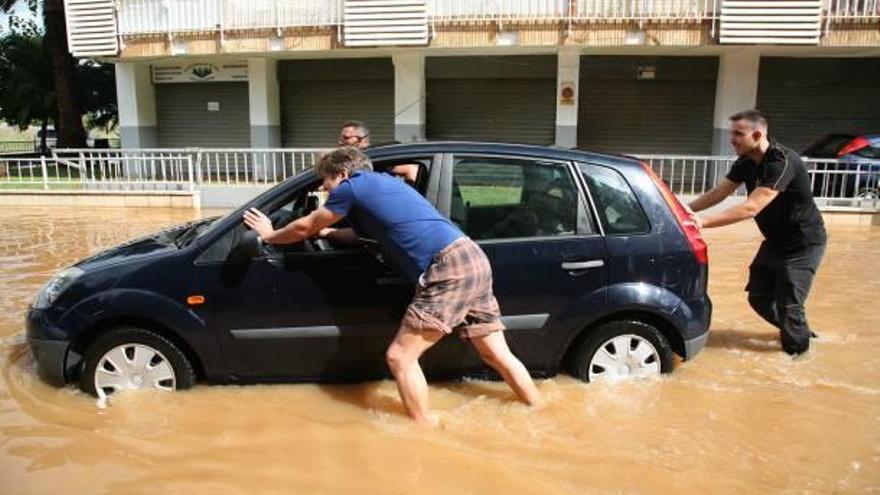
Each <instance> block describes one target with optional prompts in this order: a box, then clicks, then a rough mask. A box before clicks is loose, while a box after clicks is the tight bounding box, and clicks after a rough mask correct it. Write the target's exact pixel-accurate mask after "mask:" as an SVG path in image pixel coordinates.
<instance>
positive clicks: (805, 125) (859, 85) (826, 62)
mask: <svg viewBox="0 0 880 495" xmlns="http://www.w3.org/2000/svg"><path fill="white" fill-rule="evenodd" d="M878 81H880V58H822V59H817V58H774V57H766V58H764V57H762V58H761V68H760V73H759V76H758V109H759V110H761V112H763V113H764V114H765V115H766V116H767V120H768V123H769V126H770V137H771V138H772V139H777V140H779V141H780V142H781V143H782V144H784V145H786V146H788V147H789V148H792V149H794V150H796V151H798V152H800V151H804V150H805V149H806V148H807V147H808V146H809V145H810V144H812V143H813V142H815V141H818V140H819V139H821V138H822V137H823V136H825V135H826V134H831V133H855V134H858V133H866V132H878V131H880V98H877V87H878Z"/></svg>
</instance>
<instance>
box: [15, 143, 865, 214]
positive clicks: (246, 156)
mask: <svg viewBox="0 0 880 495" xmlns="http://www.w3.org/2000/svg"><path fill="white" fill-rule="evenodd" d="M325 151H327V150H326V149H320V148H297V149H292V148H270V149H229V148H187V149H116V150H112V149H111V150H94V149H83V150H56V151H55V154H54V156H52V157H49V158H0V187H2V188H7V189H8V188H30V189H84V188H85V189H105V190H140V189H158V190H163V189H164V190H194V189H198V188H199V187H201V186H204V185H207V186H232V187H234V186H255V185H256V186H268V185H272V184H276V183H278V182H280V181H283V180H284V179H287V178H288V177H291V176H294V175H296V174H298V173H300V172H302V171H304V170H306V169H309V168H311V167H312V166H314V164H315V162H316V160H317V158H318V157H319V156H320V154H321V153H323V152H325ZM637 158H639V159H640V160H642V161H643V162H644V163H646V164H648V165H649V166H651V168H653V169H654V171H655V172H656V173H657V174H658V175H659V176H660V177H661V178H662V179H663V180H664V181H666V183H667V184H669V186H670V188H671V189H672V191H673V192H674V193H675V194H677V195H680V196H692V195H699V194H702V193H704V192H706V191H708V190H709V189H711V188H712V187H714V185H715V184H717V183H718V181H720V180H721V179H722V178H724V177H725V176H726V175H727V173H728V172H729V171H730V167H731V165H732V164H733V161H734V157H729V156H699V155H638V156H637ZM804 163H805V165H806V167H807V169H808V173H809V175H810V182H811V186H812V190H813V194H814V196H815V197H816V198H817V199H819V200H820V202H823V203H824V204H834V205H838V206H858V207H862V208H865V207H868V208H875V209H877V208H878V207H880V203H878V201H880V200H878V198H880V160H865V161H858V162H856V161H851V160H819V159H810V158H806V159H804ZM737 194H740V195H742V194H744V189H743V188H740V191H738V192H737Z"/></svg>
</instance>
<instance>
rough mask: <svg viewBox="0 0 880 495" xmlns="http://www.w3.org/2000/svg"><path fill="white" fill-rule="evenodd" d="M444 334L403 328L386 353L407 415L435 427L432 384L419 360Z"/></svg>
mask: <svg viewBox="0 0 880 495" xmlns="http://www.w3.org/2000/svg"><path fill="white" fill-rule="evenodd" d="M443 335H444V334H443V333H442V332H440V331H436V332H420V331H416V330H413V329H410V328H408V327H404V326H401V327H400V330H398V331H397V336H396V337H394V341H393V342H391V345H390V346H388V351H387V352H386V353H385V359H386V361H387V362H388V368H390V369H391V374H392V375H394V380H395V381H396V382H397V391H398V392H400V399H401V400H402V401H403V405H404V407H405V408H406V412H407V414H409V416H410V417H411V418H412V419H414V420H415V421H416V422H418V423H422V424H432V419H431V418H430V417H429V416H428V382H427V380H425V374H424V373H423V372H422V367H421V366H420V365H419V358H420V357H421V356H422V354H423V353H424V352H425V351H427V350H428V349H429V348H430V347H431V346H432V345H434V344H436V343H437V342H438V341H439V340H440V339H442V338H443Z"/></svg>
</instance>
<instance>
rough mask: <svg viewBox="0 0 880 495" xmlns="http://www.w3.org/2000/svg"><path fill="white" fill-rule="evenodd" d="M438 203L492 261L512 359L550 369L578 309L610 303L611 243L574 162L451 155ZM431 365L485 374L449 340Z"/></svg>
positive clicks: (574, 328)
mask: <svg viewBox="0 0 880 495" xmlns="http://www.w3.org/2000/svg"><path fill="white" fill-rule="evenodd" d="M439 204H440V207H441V210H443V211H445V212H447V213H448V214H449V216H450V218H451V219H452V220H453V221H454V222H456V223H457V224H458V225H459V226H460V227H461V228H462V230H463V231H464V232H465V233H466V234H467V235H468V236H470V237H471V238H472V239H474V240H475V241H477V243H478V244H479V245H480V247H481V248H482V249H483V251H484V252H485V253H486V255H487V256H488V258H489V260H490V262H491V264H492V270H493V274H494V290H495V295H496V297H497V298H498V302H499V305H500V307H501V313H502V317H503V319H504V322H505V325H506V326H507V328H508V330H507V333H506V336H507V340H508V342H509V344H510V346H511V348H512V349H513V351H514V353H515V354H516V355H517V356H518V357H519V358H520V359H521V360H522V361H523V363H524V364H525V365H526V366H527V367H528V368H529V369H531V370H534V371H548V372H552V371H554V369H555V366H556V365H557V364H558V361H559V357H560V355H561V353H562V352H563V349H564V346H565V345H566V344H567V342H568V340H569V337H570V336H571V334H572V332H574V331H577V330H579V329H578V328H577V322H578V318H577V317H576V316H575V312H576V311H581V310H583V309H584V307H589V306H590V305H596V306H597V307H598V306H601V305H603V304H604V301H605V285H606V283H607V269H606V264H607V258H608V254H607V251H606V247H605V243H604V240H603V238H602V236H600V235H599V234H598V233H597V232H596V229H594V227H593V223H594V222H593V220H592V219H591V217H590V215H589V213H588V212H589V211H590V210H589V207H588V201H587V197H586V196H585V194H584V190H583V187H582V185H581V183H580V181H579V180H578V178H577V176H576V175H575V173H574V169H573V167H572V165H571V164H570V163H567V162H563V161H553V160H544V159H539V158H523V157H507V156H493V155H485V154H482V155H481V154H457V155H454V156H447V158H446V160H445V166H444V173H443V174H442V175H441V178H440V194H439ZM447 340H449V342H441V345H442V346H443V347H441V350H440V351H439V352H435V353H434V355H433V357H432V356H431V353H428V355H426V357H425V361H426V367H427V366H430V367H436V368H439V369H440V370H442V371H441V372H443V373H444V374H445V373H452V372H456V371H458V370H459V369H460V370H461V371H463V372H473V371H477V370H481V369H483V365H482V363H481V362H480V360H479V359H478V357H477V356H476V354H475V353H474V352H473V351H472V350H470V349H469V348H468V346H466V345H463V344H462V343H460V342H455V341H454V340H453V339H447Z"/></svg>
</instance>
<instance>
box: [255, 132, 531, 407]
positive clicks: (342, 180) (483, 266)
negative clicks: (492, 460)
mask: <svg viewBox="0 0 880 495" xmlns="http://www.w3.org/2000/svg"><path fill="white" fill-rule="evenodd" d="M315 168H316V171H317V172H318V175H319V176H320V177H321V178H322V179H323V187H324V189H325V190H326V191H328V192H329V193H330V195H329V197H328V198H327V202H326V203H325V204H324V205H323V206H322V207H320V208H318V209H317V210H315V211H313V212H312V213H310V214H309V215H308V216H306V217H303V218H301V219H299V220H296V221H294V222H292V223H290V224H288V225H287V226H285V227H283V228H281V229H279V230H277V231H276V230H274V229H273V228H272V224H271V221H270V220H269V218H268V217H266V216H265V215H264V214H263V213H261V212H260V211H259V210H256V209H253V208H252V209H251V210H250V211H248V212H246V213H245V214H244V221H245V223H246V224H247V225H248V226H249V227H250V228H252V229H253V230H254V231H256V232H257V234H258V235H259V236H260V237H261V238H262V239H263V241H264V242H268V243H271V244H286V243H296V242H301V241H303V240H305V239H308V238H309V237H312V236H314V235H315V234H318V233H319V232H321V231H322V229H325V228H326V227H328V226H330V225H333V224H335V223H336V222H338V221H340V220H342V219H343V218H348V219H349V220H350V221H351V223H352V225H354V227H355V229H356V230H352V229H340V230H339V231H336V232H334V234H332V235H333V236H335V237H336V238H337V239H343V238H344V239H348V240H351V239H355V238H357V234H362V235H364V236H365V237H369V238H372V239H376V240H378V241H379V245H380V247H381V248H382V250H383V252H384V254H385V255H386V257H387V259H388V260H390V261H391V262H392V264H394V265H395V266H396V268H398V269H399V270H400V271H401V272H402V273H403V274H404V275H406V276H407V277H408V278H409V279H410V280H411V281H412V282H413V283H415V284H416V289H415V296H414V297H413V300H412V302H411V303H410V305H409V307H408V308H407V310H406V313H405V314H404V317H403V321H401V324H400V328H399V329H398V332H397V335H396V336H395V338H394V340H393V341H392V343H391V345H390V346H389V347H388V350H387V352H386V361H387V363H388V367H389V368H390V370H391V373H392V375H393V376H394V379H395V381H396V382H397V388H398V391H399V392H400V397H401V399H402V401H403V405H404V407H405V408H406V411H407V413H408V414H409V416H410V417H411V418H412V419H414V420H415V421H417V422H419V423H423V424H434V423H436V418H435V417H433V416H431V415H429V411H428V387H427V382H426V380H425V376H424V373H423V372H422V368H421V366H420V365H419V358H420V357H421V355H422V354H423V353H424V352H425V351H427V350H428V349H429V348H431V346H433V345H434V344H436V343H437V342H438V341H439V340H440V339H441V338H443V337H444V336H445V335H447V334H450V333H456V334H458V335H459V336H461V337H462V338H464V339H466V340H469V341H470V342H471V344H473V346H474V347H475V348H476V350H477V351H478V353H479V354H480V357H481V358H482V359H483V360H484V361H485V362H486V364H488V365H489V366H491V367H492V368H494V369H495V370H496V371H497V372H498V373H499V374H500V375H501V377H502V378H503V379H504V381H505V382H507V384H508V385H509V386H510V387H511V388H512V389H513V390H514V392H516V394H517V395H518V396H519V397H520V399H522V400H523V401H524V402H526V403H527V404H530V405H534V404H536V403H537V402H538V401H539V399H540V394H539V392H538V390H537V388H536V387H535V384H534V382H533V381H532V378H531V376H529V373H528V371H527V370H526V368H525V366H523V364H522V363H521V362H520V361H519V359H517V358H516V357H515V356H514V355H513V354H512V353H511V352H510V349H509V348H508V346H507V342H506V340H505V338H504V334H503V330H504V326H503V324H502V323H501V315H500V311H499V308H498V302H497V301H496V299H495V296H494V294H493V292H492V270H491V267H490V266H489V261H488V259H487V258H486V255H485V254H484V253H483V251H482V250H481V249H480V247H479V246H477V244H476V243H474V242H473V241H472V240H471V239H469V238H468V237H466V236H465V235H464V234H463V233H462V232H461V231H460V230H459V229H458V228H456V227H455V226H454V225H453V224H452V223H451V222H450V221H449V220H448V219H447V218H446V217H444V216H443V215H442V214H440V212H438V211H437V210H436V209H435V208H434V207H433V206H431V204H430V203H428V201H427V200H426V199H425V198H423V197H422V196H421V195H420V194H419V193H418V192H417V191H416V190H415V189H413V188H411V187H409V186H407V185H405V184H404V183H402V182H401V181H399V180H397V179H395V178H393V177H392V176H390V175H388V174H383V173H376V172H373V171H372V165H371V164H370V161H369V159H368V158H367V157H366V155H364V154H363V153H362V152H361V151H360V150H358V149H357V148H354V147H346V148H339V149H337V150H335V151H333V152H331V153H329V154H327V155H325V156H324V157H322V158H321V160H319V162H318V164H317V165H316V167H315ZM355 232H356V233H357V234H356V233H355Z"/></svg>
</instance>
